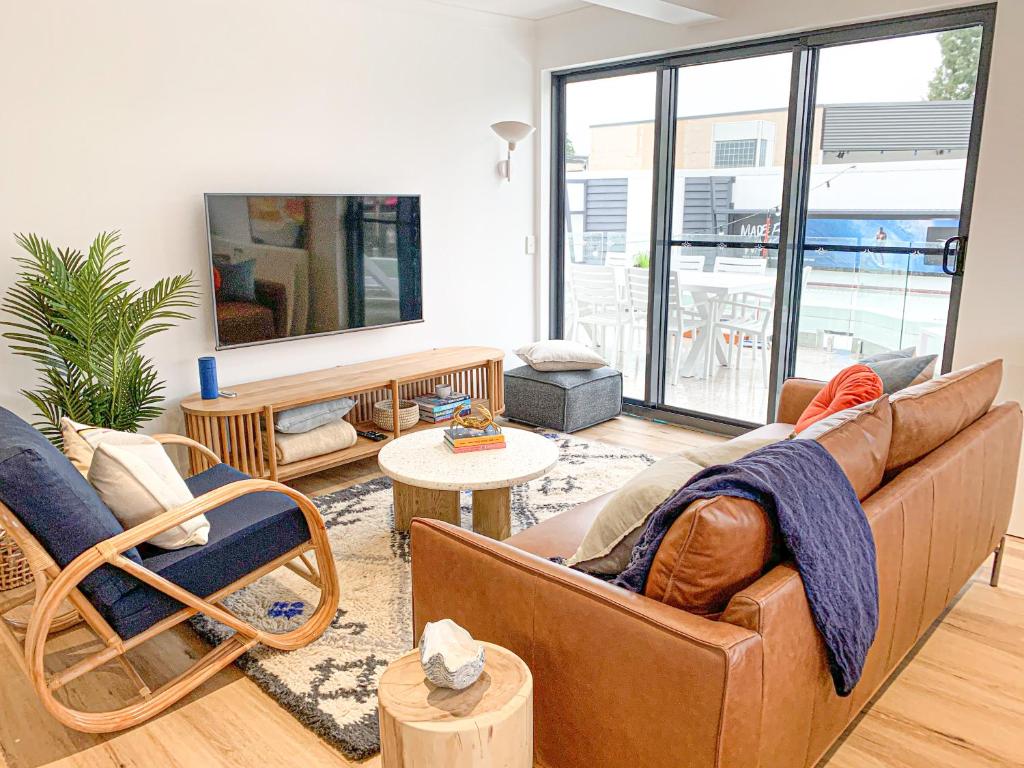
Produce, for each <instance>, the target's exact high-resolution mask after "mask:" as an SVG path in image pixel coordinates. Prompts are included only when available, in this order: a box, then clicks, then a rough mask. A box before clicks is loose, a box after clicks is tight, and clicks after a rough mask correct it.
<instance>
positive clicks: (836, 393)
mask: <svg viewBox="0 0 1024 768" xmlns="http://www.w3.org/2000/svg"><path fill="white" fill-rule="evenodd" d="M881 396H882V380H881V379H880V378H878V374H877V373H875V372H874V371H873V370H871V369H870V368H868V367H867V366H866V365H851V366H850V367H849V368H843V370H841V371H840V372H839V373H837V374H836V375H835V376H833V377H832V380H831V381H829V383H828V384H826V385H825V387H824V388H823V389H822V390H821V391H820V392H819V393H818V394H817V395H815V396H814V399H813V400H811V404H810V405H808V406H807V407H806V408H805V409H804V412H803V413H801V414H800V418H799V419H797V422H796V430H795V431H796V432H802V431H803V430H805V429H807V427H809V426H811V424H813V423H814V422H816V421H821V420H822V419H824V418H825V417H826V416H831V415H832V414H833V413H839V411H845V410H846V409H847V408H853V406H855V405H860V404H861V403H867V402H869V401H871V400H876V399H878V398H879V397H881Z"/></svg>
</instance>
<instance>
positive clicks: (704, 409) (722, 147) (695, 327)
mask: <svg viewBox="0 0 1024 768" xmlns="http://www.w3.org/2000/svg"><path fill="white" fill-rule="evenodd" d="M792 60H793V55H792V54H791V53H778V54H774V55H770V56H751V57H747V58H742V59H736V60H732V61H720V62H714V63H708V64H695V65H692V66H685V67H680V68H678V71H677V74H676V79H677V82H678V88H677V93H678V97H677V100H676V121H675V152H674V157H673V185H672V213H671V218H672V226H671V233H672V240H671V243H670V246H671V247H670V249H669V259H668V260H669V264H668V268H669V269H668V280H667V281H666V283H665V284H664V286H663V288H664V290H665V291H666V305H667V307H668V322H667V323H666V324H665V327H664V343H665V354H666V380H665V396H664V402H665V404H666V405H668V406H670V407H675V408H685V409H687V410H690V411H694V412H699V413H703V414H707V415H710V416H714V417H725V418H728V419H735V420H739V421H747V422H757V421H761V420H763V418H764V415H765V413H767V408H768V391H769V372H770V368H771V361H770V349H769V344H770V339H771V333H772V321H773V317H774V311H775V282H776V268H777V266H778V248H779V229H780V228H779V213H780V210H781V207H782V192H783V189H782V188H783V177H784V173H783V170H784V165H785V158H786V128H787V124H788V121H789V89H790V71H791V69H792Z"/></svg>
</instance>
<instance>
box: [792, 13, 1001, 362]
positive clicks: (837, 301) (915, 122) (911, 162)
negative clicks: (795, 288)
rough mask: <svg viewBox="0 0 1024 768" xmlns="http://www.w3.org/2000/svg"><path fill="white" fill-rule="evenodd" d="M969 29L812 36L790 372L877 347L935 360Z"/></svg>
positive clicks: (968, 86)
mask: <svg viewBox="0 0 1024 768" xmlns="http://www.w3.org/2000/svg"><path fill="white" fill-rule="evenodd" d="M981 39H982V27H981V26H972V27H966V28H961V29H956V30H951V31H943V32H932V33H924V34H917V35H909V36H905V37H898V38H894V39H889V40H877V41H871V42H865V43H855V44H849V45H837V46H832V47H826V48H824V49H822V51H821V53H820V57H819V61H818V74H817V82H816V88H815V90H816V94H817V95H816V98H815V105H814V134H815V136H816V137H817V140H816V141H815V146H814V147H813V150H812V155H811V163H810V181H809V190H808V210H807V213H806V216H805V217H804V222H803V226H804V232H805V234H804V246H803V265H804V267H803V268H804V274H803V276H802V279H803V282H804V288H803V292H802V297H801V300H800V304H799V331H798V341H797V351H796V368H795V373H796V375H797V376H805V377H808V378H815V379H827V378H830V377H831V376H832V375H834V374H835V373H836V372H837V371H839V370H841V369H842V368H845V367H846V366H848V365H850V364H851V363H855V362H857V361H859V360H861V359H863V358H865V357H872V356H875V355H878V354H897V353H898V354H904V355H908V356H909V355H914V356H929V355H934V356H935V359H936V360H938V361H941V359H942V353H943V348H944V346H945V339H946V333H947V330H948V328H949V327H950V325H951V324H954V323H955V322H956V317H955V316H954V317H950V313H949V304H950V294H951V292H952V289H953V276H954V275H955V274H956V272H957V271H958V270H957V268H956V267H957V265H955V264H953V263H947V264H945V269H944V265H943V260H942V254H943V249H944V246H945V242H946V241H947V240H950V239H951V238H956V237H958V236H959V235H960V234H961V227H960V225H961V220H962V218H963V211H962V206H963V204H964V203H963V198H964V184H965V179H966V171H967V155H968V150H969V148H970V136H971V124H972V121H973V118H974V101H975V98H974V97H975V84H976V82H977V75H978V62H979V54H980V49H981ZM964 234H966V231H965V232H964ZM951 246H952V243H951ZM950 259H952V255H951V256H950ZM946 270H948V271H946ZM950 272H952V273H953V274H949V273H950Z"/></svg>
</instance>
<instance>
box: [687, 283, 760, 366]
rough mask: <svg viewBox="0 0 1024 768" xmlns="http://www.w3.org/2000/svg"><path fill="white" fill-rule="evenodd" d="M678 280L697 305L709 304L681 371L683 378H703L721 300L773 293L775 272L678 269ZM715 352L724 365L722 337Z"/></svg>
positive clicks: (717, 340)
mask: <svg viewBox="0 0 1024 768" xmlns="http://www.w3.org/2000/svg"><path fill="white" fill-rule="evenodd" d="M676 279H677V280H678V281H679V288H680V290H681V291H688V292H690V294H691V295H692V296H693V301H694V304H695V305H701V304H706V306H707V308H708V309H707V313H706V315H705V317H704V328H703V329H702V330H701V332H700V333H698V334H697V335H696V338H695V339H694V340H693V345H692V346H691V347H690V351H689V353H687V355H686V359H685V360H684V361H683V368H682V370H681V371H680V376H683V377H688V378H703V377H704V376H705V372H706V371H707V370H708V368H709V365H708V360H707V358H708V357H710V355H711V352H712V347H711V345H710V339H711V336H712V334H711V330H712V327H713V325H714V322H715V320H716V319H717V318H718V316H719V308H720V306H721V304H722V302H723V301H726V300H728V299H729V298H730V297H732V296H736V295H737V294H742V293H757V294H771V293H772V292H773V291H774V290H775V275H758V274H752V273H745V272H696V271H689V270H679V271H677V272H676ZM714 353H715V355H716V356H717V357H718V360H719V362H721V363H722V364H723V365H724V364H725V363H726V360H727V358H726V355H725V348H724V344H723V342H722V339H721V338H720V337H719V338H717V339H715V344H714Z"/></svg>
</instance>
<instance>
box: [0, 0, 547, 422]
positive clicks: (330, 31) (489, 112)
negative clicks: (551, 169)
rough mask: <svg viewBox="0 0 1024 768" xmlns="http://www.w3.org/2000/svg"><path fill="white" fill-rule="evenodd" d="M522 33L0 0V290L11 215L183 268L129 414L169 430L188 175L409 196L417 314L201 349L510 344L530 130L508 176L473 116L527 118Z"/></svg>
mask: <svg viewBox="0 0 1024 768" xmlns="http://www.w3.org/2000/svg"><path fill="white" fill-rule="evenodd" d="M533 39H534V38H533V29H532V26H531V25H530V24H529V23H527V22H520V21H516V20H513V19H507V18H503V17H497V16H491V15H487V14H479V13H473V12H468V11H460V10H455V9H451V8H447V7H445V6H439V5H433V4H429V3H424V2H413V1H412V0H410V1H408V2H405V1H403V0H397V1H396V2H388V3H383V2H377V1H376V0H302V1H301V2H281V0H216V2H208V1H207V0H175V2H167V3H158V2H151V1H150V0H146V1H145V2H137V1H136V0H90V2H88V3H72V2H66V0H33V1H32V2H7V3H4V14H3V23H2V25H0V99H2V102H0V103H2V110H3V119H2V121H0V138H2V140H0V169H2V171H0V290H6V289H7V287H8V285H9V284H10V283H11V281H12V279H13V275H14V268H13V264H12V262H11V258H12V256H14V255H15V254H16V253H17V246H16V245H15V243H14V241H13V238H12V237H11V233H12V232H36V233H39V234H40V235H43V236H45V237H47V238H49V239H50V240H51V241H52V242H54V244H57V245H75V246H79V247H82V248H84V247H86V246H87V245H88V243H89V241H90V240H91V239H92V237H93V236H94V235H95V234H96V233H97V232H99V231H101V230H104V229H120V230H121V231H122V233H123V241H124V244H125V245H126V247H127V254H128V255H129V257H130V258H131V273H130V275H131V277H132V278H134V279H136V280H138V281H139V282H141V283H143V284H146V285H148V284H150V283H152V282H153V281H154V280H156V279H158V278H160V277H163V276H165V275H169V274H172V273H177V272H187V271H189V270H192V271H194V272H195V273H196V275H197V276H198V277H199V280H200V284H201V287H202V292H203V302H202V305H201V307H200V308H199V310H198V314H197V319H195V320H193V321H191V322H188V323H185V324H183V325H182V327H180V328H178V329H175V330H173V331H171V332H168V333H166V334H163V335H161V336H159V337H157V338H155V339H154V340H153V341H152V343H151V344H150V345H149V346H148V347H147V351H148V352H149V353H150V354H151V355H152V356H153V357H154V358H155V360H156V363H157V366H158V368H159V370H160V372H161V374H162V376H163V377H165V378H166V380H167V390H166V395H167V398H168V409H169V410H168V414H167V416H165V417H164V418H163V419H161V421H160V422H157V423H154V424H151V425H150V426H149V428H150V429H157V428H159V429H164V428H169V429H175V430H180V429H181V420H180V416H179V412H178V409H177V408H176V407H175V406H176V402H177V401H178V400H179V399H180V398H181V397H182V396H184V395H186V394H189V393H191V392H194V391H196V390H197V389H198V381H197V374H196V358H197V357H198V356H200V355H205V354H210V353H211V352H213V344H214V337H213V330H212V317H211V315H212V312H211V309H210V297H209V291H210V286H209V267H208V257H207V251H206V248H207V246H206V234H205V226H206V225H205V221H204V213H203V198H202V196H203V193H204V192H292V193H302V192H309V193H332V192H349V193H371V194H372V193H380V194H384V193H399V194H402V193H406V194H409V193H419V194H421V195H422V196H423V197H422V215H423V274H424V317H425V322H424V323H422V324H419V325H411V326H404V327H401V328H392V329H382V330H375V331H362V332H358V333H349V334H344V335H339V336H333V337H327V338H321V339H310V340H303V341H289V342H285V343H281V344H274V345H269V346H263V347H255V348H249V349H239V350H232V351H225V352H220V353H217V359H218V364H219V368H220V380H221V383H222V385H223V386H225V387H230V385H231V384H233V383H236V382H242V381H247V380H253V379H259V378H265V377H268V376H272V375H279V374H286V373H294V372H300V371H305V370H312V369H316V368H323V367H327V366H331V365H338V364H342V363H348V362H355V361H359V360H366V359H371V358H376V357H382V356H385V355H391V354H400V353H403V352H409V351H415V350H421V349H429V348H431V347H436V346H443V345H450V344H488V345H494V346H498V347H503V348H506V349H508V348H511V347H514V346H517V345H519V344H522V343H525V341H527V340H529V338H531V337H532V336H533V334H534V323H533V318H534V314H535V309H534V304H533V284H534V280H535V275H534V273H533V258H532V257H530V256H527V255H525V253H524V248H523V243H524V238H525V236H526V235H527V234H531V233H533V232H534V184H535V179H534V175H533V170H534V169H533V163H532V162H530V155H531V153H532V152H533V146H534V140H533V139H530V140H528V141H527V142H526V143H524V145H523V147H522V149H521V150H520V151H519V152H518V153H517V155H518V156H517V157H516V158H515V159H514V160H513V162H515V163H516V168H515V173H514V174H513V181H512V183H511V184H509V183H506V182H504V181H503V180H501V179H500V178H499V177H498V175H497V172H496V170H495V165H496V163H497V162H498V161H499V160H500V159H502V158H503V156H504V155H503V148H502V146H501V143H500V141H499V140H498V139H497V137H496V136H494V135H493V133H492V132H491V130H490V128H489V125H490V124H491V123H492V122H495V121H496V120H505V119H518V120H529V119H530V117H531V115H532V114H533V112H534V109H535V103H536V98H537V93H536V81H535V77H534V72H535V68H534V62H533V58H532V57H533ZM517 161H518V162H517ZM459 283H466V284H467V290H466V291H465V292H462V293H459V292H458V290H457V286H458V284H459ZM0 350H2V351H0V372H2V375H0V404H2V405H3V406H5V407H8V408H11V409H13V410H15V411H16V412H18V413H20V414H22V415H24V416H28V415H29V412H30V407H29V406H28V404H27V402H26V401H25V400H24V399H23V398H22V397H21V396H20V395H19V394H18V389H19V388H21V387H25V386H29V385H30V384H31V381H32V378H33V374H32V368H31V365H30V364H28V362H27V361H25V360H24V359H21V358H16V357H14V356H13V355H11V354H10V353H9V352H8V351H7V346H6V344H0Z"/></svg>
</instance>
